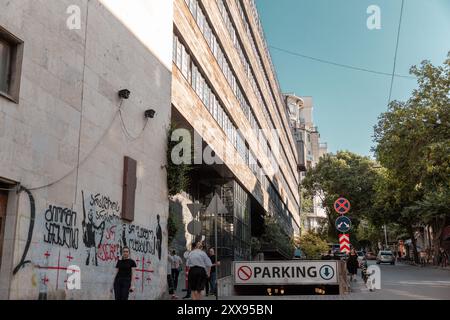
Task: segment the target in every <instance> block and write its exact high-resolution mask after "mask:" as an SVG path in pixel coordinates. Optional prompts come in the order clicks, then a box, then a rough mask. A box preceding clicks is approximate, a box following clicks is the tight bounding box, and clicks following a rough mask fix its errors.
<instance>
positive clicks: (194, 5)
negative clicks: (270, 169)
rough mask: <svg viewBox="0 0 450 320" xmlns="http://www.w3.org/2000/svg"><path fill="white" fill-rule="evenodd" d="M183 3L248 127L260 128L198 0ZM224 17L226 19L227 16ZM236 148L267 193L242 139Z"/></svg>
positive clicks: (270, 155)
mask: <svg viewBox="0 0 450 320" xmlns="http://www.w3.org/2000/svg"><path fill="white" fill-rule="evenodd" d="M185 2H186V4H187V6H188V7H189V10H190V12H191V14H192V16H193V17H194V19H195V20H196V22H197V25H198V27H199V29H200V31H201V32H202V34H203V36H204V37H205V39H206V42H207V43H208V45H209V47H210V49H211V52H212V53H213V55H214V56H215V58H216V60H217V62H218V64H219V66H220V68H221V70H222V72H223V74H224V75H225V78H226V79H227V81H228V83H229V85H230V87H231V89H232V90H233V92H234V93H235V96H236V98H237V100H238V101H239V104H240V107H241V109H242V110H243V112H244V114H245V115H246V117H247V119H248V121H249V123H250V125H251V126H252V128H253V129H254V130H257V129H260V127H259V125H258V123H257V120H256V117H255V116H254V114H253V111H252V110H251V108H250V105H249V104H248V103H247V100H246V98H245V96H244V94H243V93H242V90H241V88H240V86H239V85H238V82H237V80H236V77H235V75H234V73H233V71H232V70H231V68H230V64H229V62H228V61H227V58H226V56H225V54H224V50H223V49H222V48H221V46H220V44H219V42H218V40H217V37H216V36H215V34H214V32H213V31H212V28H211V26H210V24H209V22H208V20H207V18H206V17H205V14H204V13H203V10H202V8H201V6H200V5H199V1H198V0H185ZM222 6H223V3H222ZM219 7H220V1H219ZM221 11H222V12H223V9H221ZM226 16H227V17H228V14H227V15H226ZM230 23H231V21H230ZM233 30H234V27H233ZM232 38H233V37H232ZM234 39H237V36H236V34H235V33H234ZM240 52H241V53H242V54H241V55H240V56H241V58H242V57H244V55H243V52H242V50H240ZM245 61H246V60H245ZM246 65H247V66H248V68H247V70H250V67H249V64H248V63H247V62H246ZM250 78H251V79H252V80H253V81H252V82H253V83H254V90H255V88H257V86H256V81H255V79H254V77H253V74H252V77H250ZM255 92H258V93H259V94H257V96H259V100H260V103H261V105H262V106H266V105H265V104H264V103H263V102H262V97H261V95H260V91H259V88H258V90H255ZM200 93H201V90H200ZM207 102H208V101H206V103H205V105H208V104H207ZM263 110H265V112H266V113H267V109H266V108H263ZM268 123H270V124H271V125H272V128H273V124H272V122H270V121H268ZM255 136H256V137H257V138H258V140H259V141H260V146H261V148H262V150H263V152H264V153H265V154H266V155H267V156H268V158H269V160H270V161H271V163H274V162H275V157H274V155H273V152H272V150H271V148H270V146H269V145H268V142H267V140H266V138H265V137H264V135H263V134H261V132H260V131H256V132H255ZM236 148H237V150H238V152H239V153H240V154H241V155H242V157H243V159H245V161H246V163H247V164H249V167H250V168H251V170H252V172H253V173H254V174H255V176H256V177H257V179H258V181H259V182H260V183H261V185H262V186H263V188H264V189H266V190H267V192H269V188H270V187H271V183H270V182H269V181H268V179H267V178H266V176H265V173H264V172H263V169H262V168H261V166H260V165H259V164H257V163H254V162H255V161H253V159H254V158H255V157H254V156H253V154H252V156H250V151H249V150H248V148H246V147H245V142H244V141H243V139H242V137H238V141H237V143H236ZM251 157H252V158H253V159H252V160H250V158H251ZM286 163H287V162H286ZM283 179H284V177H283ZM284 181H285V179H284ZM286 185H287V184H286Z"/></svg>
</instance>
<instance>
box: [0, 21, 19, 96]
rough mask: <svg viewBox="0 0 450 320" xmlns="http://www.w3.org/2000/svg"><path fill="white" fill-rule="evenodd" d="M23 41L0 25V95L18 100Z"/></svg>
mask: <svg viewBox="0 0 450 320" xmlns="http://www.w3.org/2000/svg"><path fill="white" fill-rule="evenodd" d="M22 58H23V41H22V40H19V39H18V38H16V37H15V36H13V35H12V34H11V33H9V32H8V31H6V30H5V29H3V28H2V27H0V95H1V96H3V97H5V98H7V99H9V100H12V101H14V102H16V103H18V102H19V89H20V77H21V73H22Z"/></svg>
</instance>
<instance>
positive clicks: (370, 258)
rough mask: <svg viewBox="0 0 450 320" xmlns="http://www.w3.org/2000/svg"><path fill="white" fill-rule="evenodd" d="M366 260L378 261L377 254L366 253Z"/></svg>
mask: <svg viewBox="0 0 450 320" xmlns="http://www.w3.org/2000/svg"><path fill="white" fill-rule="evenodd" d="M366 259H367V260H376V259H377V255H376V254H375V253H373V252H372V251H368V252H367V253H366Z"/></svg>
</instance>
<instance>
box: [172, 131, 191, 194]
mask: <svg viewBox="0 0 450 320" xmlns="http://www.w3.org/2000/svg"><path fill="white" fill-rule="evenodd" d="M175 129H176V126H175V125H174V124H171V125H170V128H169V130H168V133H167V166H166V169H167V187H168V191H169V196H174V195H176V194H179V193H180V192H182V191H186V190H187V189H188V187H189V182H190V181H189V173H190V171H191V169H192V167H191V165H189V164H184V163H182V164H174V163H173V161H172V150H173V148H174V147H175V146H176V145H177V144H178V143H180V142H179V141H172V133H173V131H174V130H175ZM180 156H181V155H180Z"/></svg>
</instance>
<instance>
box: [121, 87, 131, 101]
mask: <svg viewBox="0 0 450 320" xmlns="http://www.w3.org/2000/svg"><path fill="white" fill-rule="evenodd" d="M130 93H131V92H130V90H128V89H123V90H120V91H119V97H121V98H122V99H128V98H129V97H130Z"/></svg>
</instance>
